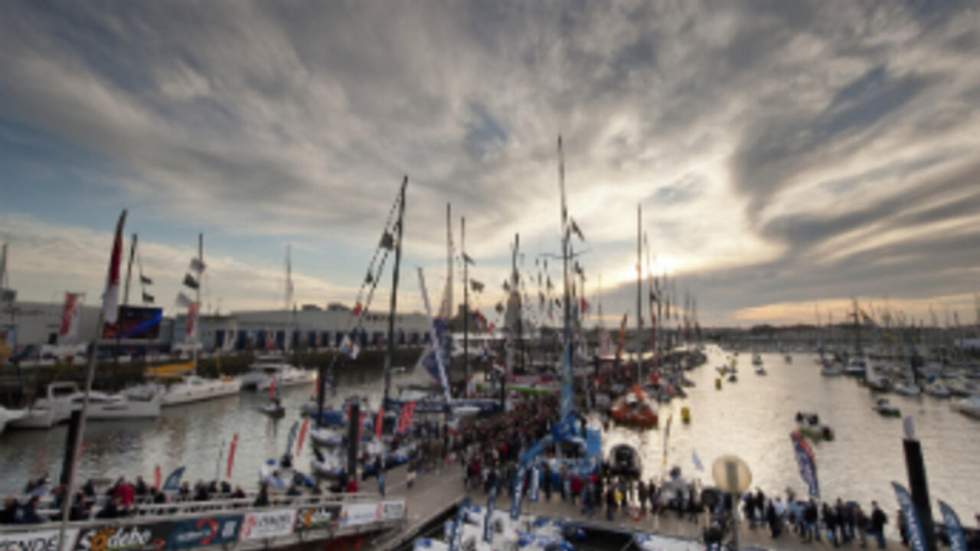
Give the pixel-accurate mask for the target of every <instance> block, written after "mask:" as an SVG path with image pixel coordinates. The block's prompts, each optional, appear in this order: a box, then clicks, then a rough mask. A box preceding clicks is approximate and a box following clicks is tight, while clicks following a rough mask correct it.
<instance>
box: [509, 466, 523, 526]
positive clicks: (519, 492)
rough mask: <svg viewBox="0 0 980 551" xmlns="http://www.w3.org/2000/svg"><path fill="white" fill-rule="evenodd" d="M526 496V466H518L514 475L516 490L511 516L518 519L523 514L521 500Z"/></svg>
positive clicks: (513, 495)
mask: <svg viewBox="0 0 980 551" xmlns="http://www.w3.org/2000/svg"><path fill="white" fill-rule="evenodd" d="M523 498H524V466H523V465H521V466H520V467H518V468H517V475H516V476H515V477H514V492H513V494H512V499H511V501H510V518H511V519H513V520H517V519H518V518H520V516H521V501H523Z"/></svg>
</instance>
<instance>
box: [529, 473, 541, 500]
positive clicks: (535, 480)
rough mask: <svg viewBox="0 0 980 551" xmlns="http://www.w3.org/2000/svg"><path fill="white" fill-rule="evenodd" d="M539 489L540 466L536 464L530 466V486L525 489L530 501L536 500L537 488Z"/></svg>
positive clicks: (537, 495)
mask: <svg viewBox="0 0 980 551" xmlns="http://www.w3.org/2000/svg"><path fill="white" fill-rule="evenodd" d="M540 489H541V468H540V467H538V466H537V465H534V466H533V467H531V481H530V487H529V488H528V489H527V498H528V499H530V500H531V501H532V502H535V503H536V502H537V501H538V497H539V493H540V492H539V490H540Z"/></svg>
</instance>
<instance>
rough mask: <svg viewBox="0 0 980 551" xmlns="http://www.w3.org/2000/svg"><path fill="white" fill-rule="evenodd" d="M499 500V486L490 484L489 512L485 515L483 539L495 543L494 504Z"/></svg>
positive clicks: (488, 496)
mask: <svg viewBox="0 0 980 551" xmlns="http://www.w3.org/2000/svg"><path fill="white" fill-rule="evenodd" d="M496 501H497V486H496V485H493V486H490V493H489V494H487V514H486V516H484V517H483V541H485V542H487V543H493V524H492V523H493V506H494V502H496Z"/></svg>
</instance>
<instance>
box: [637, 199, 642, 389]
mask: <svg viewBox="0 0 980 551" xmlns="http://www.w3.org/2000/svg"><path fill="white" fill-rule="evenodd" d="M642 208H643V207H642V205H636V382H637V383H639V382H640V381H641V380H642V377H643V298H642V297H643V259H642V250H641V246H642V242H643V212H642Z"/></svg>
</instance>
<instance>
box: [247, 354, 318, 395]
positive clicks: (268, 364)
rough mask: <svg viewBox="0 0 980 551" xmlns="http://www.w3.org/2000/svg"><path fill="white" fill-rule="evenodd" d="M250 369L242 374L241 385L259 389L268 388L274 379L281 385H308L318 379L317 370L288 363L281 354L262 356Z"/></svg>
mask: <svg viewBox="0 0 980 551" xmlns="http://www.w3.org/2000/svg"><path fill="white" fill-rule="evenodd" d="M248 369H249V372H248V373H246V374H245V375H242V379H241V383H240V384H241V387H242V388H252V389H255V390H258V391H264V390H268V389H269V387H270V386H272V381H273V380H275V382H276V385H278V386H280V387H286V386H297V385H306V384H311V383H313V382H314V381H316V372H315V371H308V370H306V369H300V368H298V367H296V366H293V365H291V364H289V363H286V361H285V360H283V359H282V357H281V356H260V357H259V358H257V359H256V361H255V363H253V364H252V365H250V366H249V368H248Z"/></svg>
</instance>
